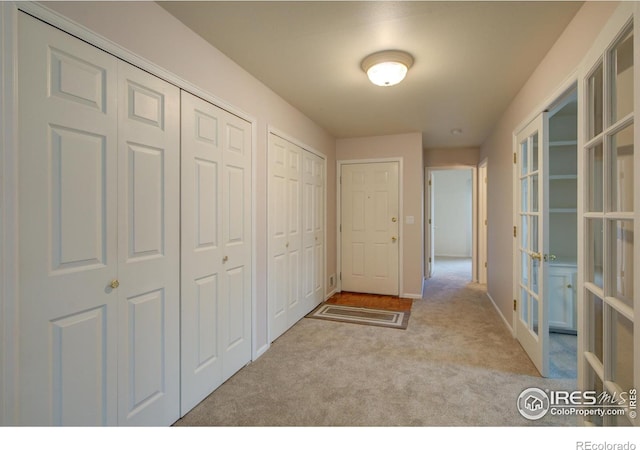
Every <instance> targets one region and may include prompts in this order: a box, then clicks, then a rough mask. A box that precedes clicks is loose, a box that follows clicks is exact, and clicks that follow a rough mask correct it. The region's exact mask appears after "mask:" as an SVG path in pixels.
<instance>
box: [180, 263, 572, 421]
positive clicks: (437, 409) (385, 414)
mask: <svg viewBox="0 0 640 450" xmlns="http://www.w3.org/2000/svg"><path fill="white" fill-rule="evenodd" d="M436 268H437V269H438V270H437V271H436V277H435V278H433V279H431V280H429V281H428V282H427V283H426V290H425V296H424V299H423V300H415V301H414V302H413V308H412V312H411V322H410V325H409V327H408V329H407V330H405V331H402V332H398V330H393V329H387V328H382V327H368V326H354V325H352V324H344V323H338V322H330V321H325V320H314V319H306V318H305V319H302V320H301V321H300V322H298V323H297V324H296V325H295V326H294V327H293V328H291V329H290V330H289V331H288V332H286V333H285V334H284V335H283V336H281V337H280V338H279V339H278V340H277V341H275V342H274V343H273V344H272V346H271V348H270V349H269V350H268V351H267V352H266V353H265V354H264V355H263V356H262V357H261V358H259V359H258V360H257V361H255V362H254V363H252V364H251V365H249V366H247V367H245V368H244V369H242V370H241V371H240V372H238V373H237V374H236V375H234V376H233V377H232V378H231V379H229V380H228V381H227V382H226V383H225V384H223V385H222V386H221V387H220V388H218V389H217V390H216V391H215V392H214V393H213V394H211V395H210V396H209V397H208V398H206V399H205V400H204V401H203V402H202V403H200V404H199V405H198V406H196V407H195V408H194V409H193V410H192V411H191V412H189V413H188V414H187V415H186V416H185V417H184V418H182V419H181V420H179V421H178V422H177V423H176V425H179V426H522V425H524V426H526V425H547V426H549V425H574V424H575V419H574V418H573V417H564V418H562V417H561V418H558V417H552V416H547V417H545V418H544V419H542V420H540V421H537V422H530V421H528V420H526V419H524V418H522V417H521V416H520V415H519V413H518V412H517V410H516V399H517V397H518V395H519V394H520V392H521V391H522V390H523V389H525V388H527V387H540V388H542V389H545V388H550V389H575V380H567V379H543V378H540V377H539V376H538V373H537V371H536V369H535V367H534V366H533V364H532V363H531V361H530V360H529V359H528V358H527V356H526V354H525V353H524V351H523V350H522V348H521V347H520V345H519V344H518V343H517V341H515V340H514V339H513V338H512V337H511V334H510V333H509V332H508V330H507V329H506V327H505V326H504V323H503V322H502V320H501V319H500V318H499V317H498V315H497V313H496V312H495V310H494V308H493V306H492V305H491V303H490V301H489V300H488V298H487V296H486V294H485V291H484V289H483V288H482V287H481V286H479V285H476V284H472V283H469V282H468V281H467V278H468V276H466V275H465V273H466V272H465V270H462V269H460V267H458V266H457V265H456V261H452V262H451V267H449V268H448V270H447V266H446V264H443V265H442V266H441V267H438V266H436Z"/></svg>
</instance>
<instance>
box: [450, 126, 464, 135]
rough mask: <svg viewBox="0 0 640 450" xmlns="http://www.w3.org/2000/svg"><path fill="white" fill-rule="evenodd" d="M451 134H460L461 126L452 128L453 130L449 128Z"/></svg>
mask: <svg viewBox="0 0 640 450" xmlns="http://www.w3.org/2000/svg"><path fill="white" fill-rule="evenodd" d="M451 134H452V135H454V136H459V135H461V134H462V129H461V128H454V129H453V130H451Z"/></svg>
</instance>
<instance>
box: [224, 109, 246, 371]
mask: <svg viewBox="0 0 640 450" xmlns="http://www.w3.org/2000/svg"><path fill="white" fill-rule="evenodd" d="M222 117H223V122H222V161H223V166H222V214H223V217H224V219H223V224H222V253H223V257H222V263H223V266H224V271H225V277H223V279H222V280H221V282H222V292H224V295H222V296H221V299H222V300H223V303H222V304H221V305H220V306H221V316H222V317H223V318H225V319H226V320H224V319H223V320H221V321H220V322H219V326H220V328H221V332H222V336H223V342H222V376H223V379H227V378H229V377H230V376H231V375H233V374H234V373H236V372H237V371H238V370H239V369H241V368H242V367H244V366H245V365H246V364H247V363H248V362H249V361H250V360H251V206H252V205H251V124H250V123H249V122H247V121H245V120H242V119H240V118H238V117H236V116H234V115H232V114H229V113H227V112H225V111H223V112H222Z"/></svg>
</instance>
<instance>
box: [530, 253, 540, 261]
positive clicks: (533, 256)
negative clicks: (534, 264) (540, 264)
mask: <svg viewBox="0 0 640 450" xmlns="http://www.w3.org/2000/svg"><path fill="white" fill-rule="evenodd" d="M531 259H537V260H538V261H540V260H542V255H541V254H540V253H531Z"/></svg>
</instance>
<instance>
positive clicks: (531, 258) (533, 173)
mask: <svg viewBox="0 0 640 450" xmlns="http://www.w3.org/2000/svg"><path fill="white" fill-rule="evenodd" d="M547 129H548V116H547V113H542V114H540V115H539V116H538V117H537V118H536V119H535V120H534V121H532V122H531V123H530V124H529V125H527V127H526V128H524V129H523V130H522V131H521V132H520V133H519V134H518V135H517V153H516V162H517V165H516V170H517V177H516V179H517V185H518V187H517V193H518V194H517V195H518V196H517V225H516V228H515V230H514V235H515V236H516V238H517V244H516V249H517V251H516V264H515V266H514V267H515V268H516V273H517V277H516V279H517V280H518V284H517V287H516V308H515V310H516V314H517V320H516V336H517V338H518V341H520V344H521V345H522V347H523V348H524V349H525V351H526V352H527V354H528V355H529V357H530V358H531V360H532V361H533V363H534V364H535V366H536V368H537V369H538V370H539V371H540V374H541V375H542V376H547V373H548V369H549V346H548V339H547V336H548V330H549V319H548V311H549V308H548V305H547V302H546V297H547V295H546V292H545V291H546V289H547V283H546V282H545V281H546V276H547V267H546V264H545V263H546V262H547V259H548V258H547V255H548V253H549V252H548V249H549V242H548V233H547V230H548V224H549V215H548V209H547V207H546V205H547V203H548V189H546V187H547V186H546V185H547V184H548V181H545V180H547V179H546V176H547V175H546V174H547V170H546V167H545V164H548V157H547V156H548V147H549V146H548V133H547Z"/></svg>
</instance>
